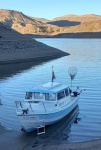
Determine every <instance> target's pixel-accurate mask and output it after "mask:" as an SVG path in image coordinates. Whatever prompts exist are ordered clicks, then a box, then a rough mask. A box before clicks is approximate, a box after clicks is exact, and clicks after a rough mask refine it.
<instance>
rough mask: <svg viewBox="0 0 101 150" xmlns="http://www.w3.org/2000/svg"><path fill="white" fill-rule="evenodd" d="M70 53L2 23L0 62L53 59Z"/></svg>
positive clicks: (0, 30)
mask: <svg viewBox="0 0 101 150" xmlns="http://www.w3.org/2000/svg"><path fill="white" fill-rule="evenodd" d="M66 55H69V54H68V53H65V52H63V51H61V50H58V49H56V48H53V47H50V46H47V45H45V44H43V43H40V42H37V41H36V40H34V39H32V38H31V37H29V36H26V35H22V34H20V33H18V32H16V31H14V30H12V29H11V28H9V27H7V26H5V25H3V24H2V23H0V64H5V63H15V62H27V61H39V60H43V61H46V60H51V59H54V58H58V57H62V56H66Z"/></svg>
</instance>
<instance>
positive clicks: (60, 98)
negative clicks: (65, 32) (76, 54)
mask: <svg viewBox="0 0 101 150" xmlns="http://www.w3.org/2000/svg"><path fill="white" fill-rule="evenodd" d="M76 74H77V69H76V67H74V66H73V67H70V68H69V75H70V77H71V87H69V86H68V85H67V84H66V85H65V84H62V83H58V82H55V81H54V80H55V79H56V77H55V73H54V70H53V67H52V79H51V82H48V83H44V84H42V85H38V86H35V87H34V88H33V89H31V90H28V91H26V95H25V98H24V100H23V101H15V103H16V114H17V116H18V119H19V121H20V124H21V126H22V129H23V130H24V131H26V132H31V131H33V130H35V129H37V134H38V135H40V134H43V133H45V127H46V126H47V125H51V124H54V123H56V122H58V121H59V120H61V119H62V118H64V117H65V116H66V115H68V114H69V113H70V112H72V110H73V109H74V108H76V107H77V105H78V101H79V95H80V93H81V92H80V90H79V88H78V87H77V88H75V91H74V90H72V80H73V79H74V77H75V75H76Z"/></svg>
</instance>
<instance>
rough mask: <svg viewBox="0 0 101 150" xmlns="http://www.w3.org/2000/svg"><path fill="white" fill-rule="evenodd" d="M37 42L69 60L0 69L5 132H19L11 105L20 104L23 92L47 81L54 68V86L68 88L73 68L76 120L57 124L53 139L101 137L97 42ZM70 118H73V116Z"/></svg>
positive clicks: (1, 117)
mask: <svg viewBox="0 0 101 150" xmlns="http://www.w3.org/2000/svg"><path fill="white" fill-rule="evenodd" d="M36 40H37V41H39V42H42V43H45V44H47V45H49V46H52V47H55V48H58V49H60V50H62V51H65V52H67V53H70V55H69V56H65V57H61V58H58V59H54V60H51V61H48V62H41V61H40V62H27V63H21V64H19V63H18V64H8V65H0V97H1V100H2V103H3V105H1V106H0V124H1V125H2V126H4V127H5V128H7V130H15V131H20V130H21V126H20V123H19V120H18V118H17V116H16V112H15V109H16V107H15V101H19V100H21V101H23V99H24V97H25V92H26V91H27V90H28V89H32V88H33V87H34V86H36V85H40V84H43V83H45V82H50V81H51V67H52V66H54V72H55V76H56V82H60V83H63V84H65V83H66V84H68V86H71V80H70V76H69V74H68V69H69V67H71V66H75V67H76V68H77V69H78V73H77V75H76V77H75V79H74V80H73V88H76V87H77V86H79V87H80V89H81V90H83V91H82V93H81V95H80V99H79V104H78V108H77V110H76V112H77V113H76V117H77V120H76V122H75V118H74V120H73V121H72V119H73V117H72V119H71V121H70V122H72V123H71V124H69V120H68V118H65V119H64V120H62V121H61V123H60V124H61V125H60V126H59V123H58V125H57V126H58V127H60V130H58V135H57V132H56V135H55V130H56V126H55V130H54V125H53V126H52V127H50V129H49V127H48V129H47V133H48V130H51V131H52V130H53V132H54V135H55V137H56V138H57V139H61V138H62V136H61V135H63V134H64V133H65V135H66V137H67V138H66V140H67V141H71V142H77V141H85V140H89V139H94V138H99V137H101V40H100V39H66V38H62V39H59V38H38V39H36ZM73 116H74V114H73Z"/></svg>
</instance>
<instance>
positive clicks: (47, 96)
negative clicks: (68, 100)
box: [45, 93, 56, 101]
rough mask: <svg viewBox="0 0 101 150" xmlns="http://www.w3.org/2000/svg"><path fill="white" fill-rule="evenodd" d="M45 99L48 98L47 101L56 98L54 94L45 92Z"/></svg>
mask: <svg viewBox="0 0 101 150" xmlns="http://www.w3.org/2000/svg"><path fill="white" fill-rule="evenodd" d="M45 99H46V100H49V101H54V100H56V97H55V94H49V93H47V94H46V98H45Z"/></svg>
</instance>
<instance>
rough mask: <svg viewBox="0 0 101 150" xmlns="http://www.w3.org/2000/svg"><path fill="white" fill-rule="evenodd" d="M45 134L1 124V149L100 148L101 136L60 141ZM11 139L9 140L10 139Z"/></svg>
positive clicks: (58, 149)
mask: <svg viewBox="0 0 101 150" xmlns="http://www.w3.org/2000/svg"><path fill="white" fill-rule="evenodd" d="M44 137H45V135H42V136H36V134H35V133H29V134H27V133H23V132H18V131H13V130H7V129H5V128H4V127H3V126H1V125H0V149H1V150H33V149H35V150H40V149H45V150H54V149H57V150H100V149H101V138H96V139H92V140H88V141H83V142H68V143H67V142H65V143H64V142H61V143H60V142H58V141H57V140H54V139H50V138H49V139H48V138H44ZM8 139H9V140H8Z"/></svg>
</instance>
